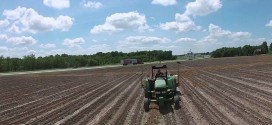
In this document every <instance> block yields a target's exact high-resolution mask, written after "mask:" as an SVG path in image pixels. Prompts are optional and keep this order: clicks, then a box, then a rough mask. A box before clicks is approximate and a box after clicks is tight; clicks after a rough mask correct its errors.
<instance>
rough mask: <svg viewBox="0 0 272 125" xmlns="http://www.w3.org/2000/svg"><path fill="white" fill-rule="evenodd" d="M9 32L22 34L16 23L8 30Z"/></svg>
mask: <svg viewBox="0 0 272 125" xmlns="http://www.w3.org/2000/svg"><path fill="white" fill-rule="evenodd" d="M8 31H9V32H12V33H21V30H20V29H19V27H18V26H16V23H13V24H12V26H11V27H10V28H9V29H8Z"/></svg>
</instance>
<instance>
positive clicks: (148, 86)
mask: <svg viewBox="0 0 272 125" xmlns="http://www.w3.org/2000/svg"><path fill="white" fill-rule="evenodd" d="M155 70H157V72H156V73H155ZM161 70H164V72H162V71H161ZM177 77H178V76H177V75H170V74H168V72H167V66H166V65H163V66H152V75H151V77H147V78H145V79H143V84H142V86H143V88H144V95H145V99H144V109H145V111H149V104H150V102H155V103H157V104H158V105H159V107H160V108H162V107H164V105H165V104H166V103H171V104H175V107H176V106H179V101H180V98H179V96H178V95H177V86H178V80H177Z"/></svg>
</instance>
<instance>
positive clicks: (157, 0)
mask: <svg viewBox="0 0 272 125" xmlns="http://www.w3.org/2000/svg"><path fill="white" fill-rule="evenodd" d="M152 4H159V5H162V6H170V5H175V4H177V1H176V0H153V1H152Z"/></svg>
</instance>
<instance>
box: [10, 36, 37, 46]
mask: <svg viewBox="0 0 272 125" xmlns="http://www.w3.org/2000/svg"><path fill="white" fill-rule="evenodd" d="M7 42H8V43H11V44H13V45H18V46H26V45H34V44H36V43H37V40H35V39H34V38H32V37H31V36H28V37H26V36H21V37H10V38H8V39H7Z"/></svg>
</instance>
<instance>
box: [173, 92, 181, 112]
mask: <svg viewBox="0 0 272 125" xmlns="http://www.w3.org/2000/svg"><path fill="white" fill-rule="evenodd" d="M179 101H180V98H179V96H177V95H176V96H174V104H175V105H174V107H175V109H178V108H179V107H180V104H179Z"/></svg>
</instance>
